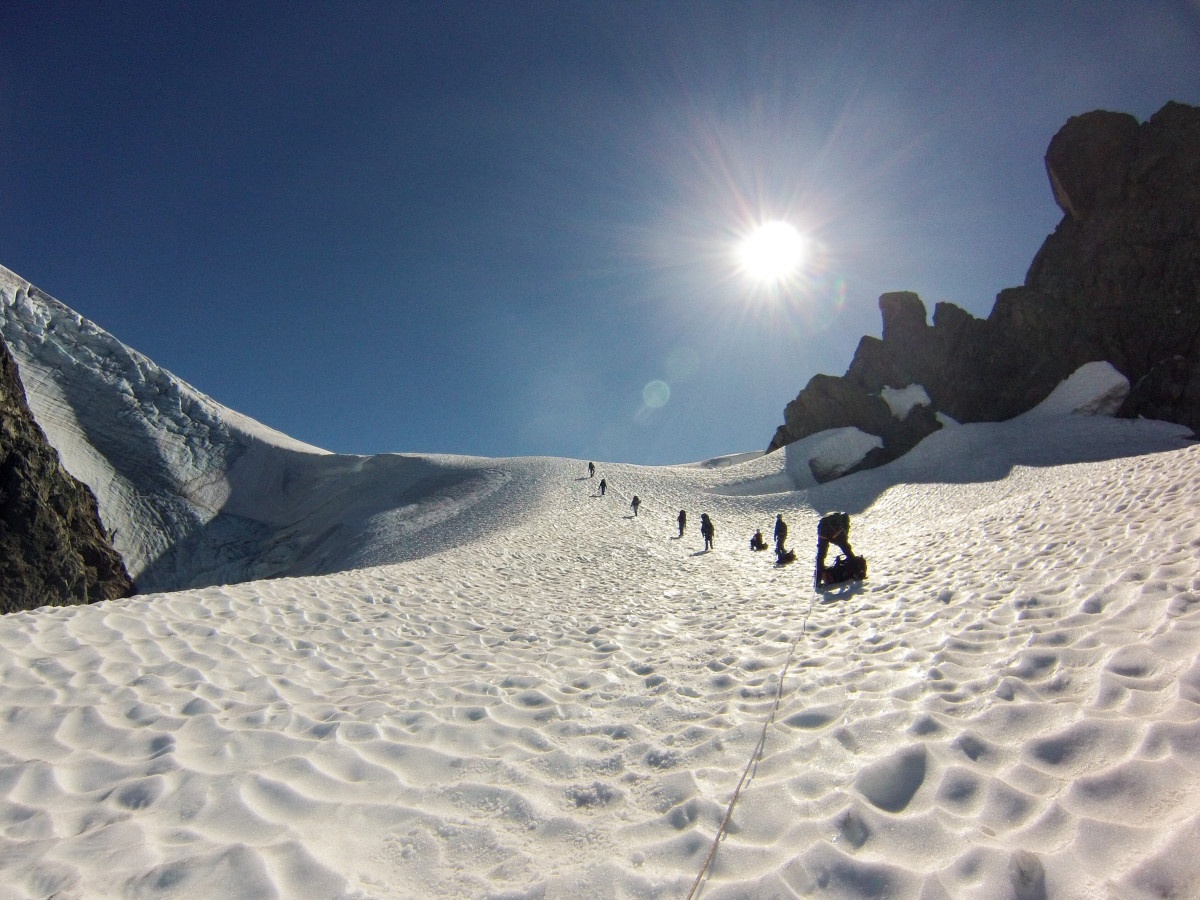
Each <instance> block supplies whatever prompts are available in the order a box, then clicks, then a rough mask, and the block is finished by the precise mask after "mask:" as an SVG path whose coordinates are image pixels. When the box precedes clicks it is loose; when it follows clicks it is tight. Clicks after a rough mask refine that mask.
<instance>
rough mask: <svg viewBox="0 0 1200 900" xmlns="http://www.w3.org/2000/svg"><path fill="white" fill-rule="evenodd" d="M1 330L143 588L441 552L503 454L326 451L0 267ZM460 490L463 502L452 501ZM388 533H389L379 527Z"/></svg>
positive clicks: (51, 430) (459, 538) (458, 532)
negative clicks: (438, 534) (184, 376)
mask: <svg viewBox="0 0 1200 900" xmlns="http://www.w3.org/2000/svg"><path fill="white" fill-rule="evenodd" d="M0 336H3V338H4V339H5V340H6V341H7V342H8V343H9V346H10V347H11V349H12V353H13V356H14V357H15V358H16V360H17V362H18V364H19V365H20V366H21V372H22V375H23V377H24V378H25V384H26V387H27V389H28V390H27V396H28V400H29V407H30V409H31V411H32V413H33V416H34V419H35V420H36V421H37V423H38V424H39V425H40V426H41V427H42V429H43V430H44V431H45V433H46V436H47V438H48V439H49V442H50V444H51V446H53V447H54V448H55V449H56V450H57V451H58V453H59V456H60V457H61V459H62V465H63V467H64V468H65V469H66V470H67V471H68V472H70V473H71V474H72V475H73V476H75V477H76V478H78V479H79V480H80V481H82V482H83V483H85V484H87V485H88V486H89V487H91V489H92V490H93V492H94V493H95V495H96V499H97V501H98V503H99V508H100V517H101V520H102V521H103V522H104V524H105V526H107V528H108V529H109V532H110V533H111V534H112V536H113V543H114V544H115V546H116V548H117V550H118V551H119V552H120V553H121V555H122V556H123V558H124V560H125V564H126V566H127V567H128V570H129V572H130V573H131V575H132V577H133V578H134V580H135V581H136V582H137V586H138V589H139V591H141V592H142V593H148V592H157V591H174V590H181V589H184V588H192V587H204V586H207V585H214V584H229V583H235V582H242V581H252V580H256V579H262V578H275V577H282V576H293V575H317V574H325V573H328V572H335V571H343V570H345V569H351V568H357V567H361V566H368V565H378V564H382V563H389V562H398V561H402V560H406V559H412V558H416V557H419V556H421V555H424V554H426V553H429V552H432V549H431V545H430V543H429V541H428V540H427V539H421V538H420V537H419V532H420V531H421V529H422V528H423V527H426V526H428V525H429V524H430V523H431V522H438V523H440V522H446V523H448V524H449V525H450V526H451V527H450V528H449V529H448V532H449V534H448V536H447V537H446V539H445V540H444V541H443V542H441V543H439V544H438V545H437V546H439V547H444V546H447V545H449V544H453V543H455V542H463V541H468V540H471V539H472V533H471V531H470V530H469V529H467V528H465V527H457V528H455V527H453V525H454V519H455V517H456V516H457V515H458V514H459V513H458V511H459V510H460V509H461V508H462V506H463V505H465V504H466V503H467V502H468V501H469V500H471V499H476V500H487V499H488V498H489V497H490V496H491V494H492V493H493V492H494V491H495V489H496V488H497V487H498V486H499V485H500V482H501V480H502V478H503V476H502V475H499V474H497V471H496V469H495V467H494V466H489V465H488V464H486V463H479V462H471V461H465V460H460V459H457V458H453V457H444V458H439V457H431V456H409V455H401V454H381V455H378V456H354V455H340V454H333V453H329V452H327V451H325V450H322V449H320V448H318V447H313V446H311V445H309V444H305V443H303V442H301V441H298V440H295V439H293V438H290V437H288V436H287V435H284V434H281V433H280V432H278V431H275V430H274V429H272V428H269V427H267V426H265V425H263V424H261V423H259V422H256V421H254V420H253V419H250V418H249V417H247V416H244V415H241V414H240V413H237V412H235V411H234V410H231V409H229V408H227V407H225V406H223V405H221V404H220V403H218V402H216V401H215V400H213V399H212V398H211V397H208V396H206V395H205V394H203V393H201V392H200V391H198V390H196V389H195V388H193V387H192V386H191V385H189V384H187V383H186V382H184V381H182V380H181V379H179V378H177V377H176V376H174V375H172V374H171V373H170V372H168V371H166V370H165V369H163V368H161V367H160V366H158V365H156V364H155V363H154V362H153V361H152V360H150V359H148V358H147V357H145V356H144V355H142V354H141V353H138V352H137V351H136V350H133V349H131V348H130V347H128V346H126V345H125V344H123V343H122V342H121V341H120V340H118V339H117V338H116V337H114V336H113V335H111V334H109V333H108V332H106V331H105V330H104V329H102V328H100V327H99V326H98V325H96V324H95V323H93V322H90V321H89V320H87V319H85V318H84V317H83V316H81V315H79V314H78V313H76V312H75V311H74V310H72V309H70V308H69V307H67V306H65V305H64V304H62V303H60V302H59V301H58V300H56V299H54V298H53V297H51V296H49V295H48V294H46V293H45V292H43V291H41V290H39V289H38V288H37V287H35V286H33V285H31V284H30V283H29V282H27V281H25V280H24V279H22V278H20V277H19V276H17V275H15V274H14V273H12V272H10V271H8V270H7V269H5V268H3V267H0ZM451 500H453V501H455V502H450V501H451ZM380 535H382V537H381V536H380Z"/></svg>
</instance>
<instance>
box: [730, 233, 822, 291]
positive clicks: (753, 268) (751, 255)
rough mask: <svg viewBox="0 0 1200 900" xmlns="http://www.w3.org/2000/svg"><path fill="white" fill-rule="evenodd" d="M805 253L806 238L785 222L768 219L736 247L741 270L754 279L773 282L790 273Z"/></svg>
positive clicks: (794, 269) (801, 261)
mask: <svg viewBox="0 0 1200 900" xmlns="http://www.w3.org/2000/svg"><path fill="white" fill-rule="evenodd" d="M807 255H808V241H807V240H805V238H804V235H802V234H801V233H800V232H799V231H797V230H796V229H795V228H794V227H793V226H791V225H789V224H788V223H787V222H767V223H765V224H763V225H760V226H759V227H758V228H756V229H755V230H754V231H752V232H751V233H750V235H749V236H748V237H746V239H745V240H743V241H742V243H741V245H740V246H739V247H738V257H739V259H740V260H741V264H742V269H743V270H744V271H745V272H746V274H748V275H749V276H750V277H751V278H753V279H754V280H755V281H758V282H760V283H763V284H776V283H778V282H780V281H783V280H784V279H785V278H787V277H788V276H789V275H793V274H794V273H795V272H796V270H797V269H799V268H800V267H801V266H802V265H803V264H804V261H805V258H806V257H807Z"/></svg>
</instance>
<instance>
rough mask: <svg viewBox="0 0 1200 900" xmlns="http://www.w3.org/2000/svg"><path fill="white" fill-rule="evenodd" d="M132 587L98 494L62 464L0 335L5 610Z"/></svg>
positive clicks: (0, 556) (88, 598) (1, 590)
mask: <svg viewBox="0 0 1200 900" xmlns="http://www.w3.org/2000/svg"><path fill="white" fill-rule="evenodd" d="M132 593H133V582H132V581H131V580H130V578H129V573H128V572H126V571H125V565H124V563H122V561H121V557H120V556H119V555H118V554H117V551H116V550H114V549H113V546H112V542H111V541H110V540H109V537H108V534H107V533H106V532H105V530H104V526H103V525H102V524H101V522H100V513H99V511H98V509H97V506H96V498H95V496H93V494H92V492H91V491H90V490H89V489H88V488H87V486H86V485H84V484H82V483H80V482H79V481H76V480H75V479H74V478H72V477H71V476H70V475H69V474H68V473H67V472H66V470H64V469H63V468H62V466H61V465H60V464H59V461H58V453H57V452H56V451H55V450H54V448H53V447H51V446H50V444H49V443H48V442H47V440H46V435H45V434H44V433H43V432H42V429H41V428H40V427H38V425H37V423H36V422H35V421H34V419H33V414H32V413H31V412H30V411H29V407H28V405H27V404H26V401H25V391H24V388H22V386H21V382H20V379H19V377H18V374H17V364H16V362H15V361H14V360H13V357H12V354H11V353H9V350H8V347H7V345H6V344H5V343H4V342H3V341H0V613H9V612H16V611H18V610H25V609H34V608H36V607H39V606H48V605H49V606H67V605H72V604H77V603H92V602H95V601H97V600H112V599H115V598H117V597H128V596H129V595H131V594H132Z"/></svg>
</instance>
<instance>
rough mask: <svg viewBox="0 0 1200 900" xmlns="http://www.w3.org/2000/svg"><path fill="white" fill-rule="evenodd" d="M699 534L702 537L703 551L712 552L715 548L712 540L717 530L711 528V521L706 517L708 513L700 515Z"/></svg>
mask: <svg viewBox="0 0 1200 900" xmlns="http://www.w3.org/2000/svg"><path fill="white" fill-rule="evenodd" d="M700 533H701V534H702V535H704V549H705V550H712V549H713V547H715V546H716V544H715V543H714V542H713V538H714V536H715V535H716V533H717V530H716V529H715V528H713V523H712V519H710V518H709V517H708V513H700Z"/></svg>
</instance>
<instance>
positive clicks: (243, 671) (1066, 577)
mask: <svg viewBox="0 0 1200 900" xmlns="http://www.w3.org/2000/svg"><path fill="white" fill-rule="evenodd" d="M980 429H985V430H980ZM1183 431H1184V430H1183V429H1181V428H1178V427H1173V426H1163V425H1162V424H1161V423H1149V422H1116V421H1112V420H1108V419H1102V418H1092V417H1081V416H1058V417H1055V416H1046V417H1041V418H1038V417H1023V418H1022V419H1021V420H1017V421H1014V422H1010V423H1002V424H998V425H991V426H963V427H962V428H959V429H947V430H946V431H945V432H943V433H942V434H943V437H942V440H943V442H944V443H943V444H942V445H941V446H935V445H931V444H929V443H928V442H926V443H924V444H922V445H921V446H920V447H918V448H917V449H916V450H915V451H914V452H913V453H912V454H910V456H909V457H907V458H906V460H907V465H908V467H909V468H908V469H907V471H906V473H901V474H900V475H897V476H896V477H895V478H894V480H892V481H887V480H885V477H884V476H885V474H886V473H887V472H888V471H889V470H890V471H892V472H893V473H895V472H896V471H897V470H896V468H895V464H893V466H888V467H883V468H880V469H875V470H871V471H870V472H866V473H860V474H858V475H852V476H849V477H847V478H844V479H841V480H839V481H837V482H833V483H830V484H826V485H823V486H821V487H819V488H814V489H812V490H810V491H788V492H780V493H754V492H751V490H750V489H751V487H752V486H753V485H760V486H761V485H763V484H767V483H771V482H772V481H773V480H775V481H776V482H777V481H778V480H779V479H786V477H787V475H786V472H785V470H784V465H785V461H784V459H783V457H782V455H781V454H772V455H770V456H767V457H761V458H758V459H752V460H749V461H743V462H740V463H736V464H733V465H727V466H720V467H711V466H678V467H670V468H646V467H637V466H610V465H601V467H600V471H599V472H598V473H597V476H596V478H595V479H588V478H587V477H586V476H585V473H584V467H583V465H582V464H581V463H578V462H576V461H571V460H558V459H514V460H497V461H493V462H492V464H493V465H494V466H495V468H496V471H497V472H498V473H499V475H498V479H499V481H500V482H501V483H502V487H501V488H500V489H498V490H497V491H496V492H495V493H494V494H493V495H492V496H493V497H496V498H503V502H499V503H497V505H496V506H494V507H491V508H489V506H488V504H487V503H479V502H475V501H474V500H473V498H471V497H460V498H457V499H454V498H450V497H448V496H444V495H443V496H442V503H443V504H444V505H445V507H446V509H444V510H443V512H446V513H450V512H453V513H454V514H453V515H451V516H450V517H449V519H448V521H456V522H457V523H458V524H459V526H460V528H461V530H463V531H465V532H468V533H470V534H472V535H475V537H474V539H473V540H472V541H471V542H470V543H469V544H465V545H462V546H459V547H457V548H449V549H443V550H436V549H435V550H433V551H432V552H430V553H429V554H428V555H425V556H423V557H421V558H414V559H411V560H410V561H407V562H404V563H401V564H395V565H386V566H379V567H374V568H366V569H360V570H357V571H348V572H343V573H339V574H335V575H323V576H318V577H306V578H284V579H276V580H272V581H260V582H254V583H247V584H240V585H231V586H225V587H209V588H205V589H199V590H192V591H185V592H178V593H172V594H162V595H155V596H147V597H143V598H133V599H131V600H128V601H118V602H109V603H104V604H99V605H95V606H91V607H82V608H75V609H69V610H45V611H40V612H38V613H36V614H19V615H16V616H9V617H5V618H4V619H2V620H0V647H3V648H4V651H5V652H4V654H3V655H2V656H0V659H2V660H3V661H2V662H0V710H2V711H3V715H4V718H5V722H6V727H5V729H3V731H2V732H0V784H3V785H4V786H5V790H4V791H3V792H2V793H0V822H3V823H5V825H4V828H5V832H4V836H5V841H6V842H7V846H8V847H9V851H8V852H7V853H6V854H4V855H3V856H2V857H0V866H3V872H4V878H3V881H4V882H5V883H6V884H8V885H10V886H11V890H12V891H14V892H15V893H14V894H13V895H14V896H30V895H36V896H48V895H51V894H54V893H55V892H58V893H61V894H64V895H67V896H71V895H79V896H89V897H91V896H95V897H110V896H111V897H116V896H157V897H184V896H187V897H197V896H200V897H218V896H232V895H241V896H264V897H266V896H287V897H297V898H328V897H343V898H409V897H428V896H438V897H501V896H503V897H529V898H532V897H543V896H545V897H559V896H566V895H571V896H575V897H648V898H649V897H681V896H685V895H686V894H687V892H688V890H689V888H690V886H691V885H692V884H693V882H694V881H695V880H696V879H697V877H698V876H699V875H700V874H701V872H702V869H703V866H704V862H705V859H706V857H707V856H708V854H709V852H710V850H712V848H713V843H714V839H715V837H716V835H717V833H718V829H719V827H720V824H721V821H722V819H723V818H724V816H725V813H726V809H727V807H728V804H729V803H730V801H731V799H732V798H733V797H734V792H735V789H737V788H738V785H739V782H740V781H741V780H742V776H743V773H748V777H747V780H746V781H744V782H743V783H742V786H741V790H740V794H739V796H738V799H737V803H736V805H734V807H733V811H732V815H731V819H730V826H729V829H728V834H727V836H726V837H725V839H724V840H723V841H722V842H721V843H720V844H719V846H718V847H717V849H716V853H715V855H714V856H713V860H712V866H711V868H710V869H709V872H708V875H707V877H706V878H705V879H704V881H703V886H702V890H701V896H703V897H706V898H734V897H740V898H744V897H776V896H778V897H796V896H799V897H805V896H812V897H855V898H867V897H889V898H911V900H928V898H931V897H953V898H966V900H984V898H987V900H990V898H994V897H1000V896H1018V897H1036V896H1046V897H1056V898H1071V900H1074V898H1086V897H1111V896H1120V897H1131V898H1132V897H1144V896H1145V897H1148V896H1163V895H1167V896H1171V895H1175V896H1181V897H1186V896H1192V895H1194V894H1193V893H1191V891H1192V888H1193V887H1194V885H1195V884H1196V883H1197V879H1200V868H1198V867H1197V864H1196V861H1195V858H1194V854H1191V853H1190V852H1188V851H1187V848H1188V847H1190V846H1192V845H1194V843H1195V841H1196V840H1197V839H1198V838H1200V603H1197V596H1200V579H1198V577H1197V565H1196V561H1195V547H1196V546H1197V545H1200V525H1197V523H1196V521H1195V516H1194V510H1195V508H1196V505H1197V504H1198V503H1200V448H1196V447H1194V446H1189V445H1186V444H1183V442H1182V441H1180V435H1181V433H1182V432H1183ZM953 441H957V444H956V445H954V446H951V445H950V442H953ZM1139 444H1140V445H1141V446H1142V448H1143V450H1144V451H1145V452H1143V453H1141V454H1139V455H1133V456H1123V455H1121V454H1124V453H1127V452H1129V451H1130V449H1132V448H1134V447H1136V446H1138V445H1139ZM1071 446H1075V447H1076V451H1075V452H1076V453H1079V454H1081V455H1088V456H1091V457H1097V458H1098V457H1103V456H1105V455H1108V456H1110V457H1111V458H1109V459H1099V460H1098V461H1094V462H1081V463H1071V462H1066V461H1065V460H1064V459H1063V458H1062V457H1064V456H1065V455H1066V454H1067V453H1068V452H1069V448H1070V447H1071ZM1104 447H1107V448H1108V449H1107V451H1105V450H1104V449H1103V448H1104ZM1168 447H1171V448H1172V449H1167V448H1168ZM981 448H988V451H987V452H986V453H984V452H980V453H978V454H977V455H976V454H974V453H970V452H964V451H966V450H971V449H975V450H980V449H981ZM1009 453H1013V454H1014V455H1015V457H1016V458H1020V457H1021V456H1022V455H1024V456H1025V458H1027V459H1030V460H1032V462H1031V463H1027V464H1021V463H1018V462H1016V461H1015V459H1014V458H1013V457H1012V456H1009V455H1008V454H1009ZM1052 457H1058V458H1059V461H1058V463H1057V464H1052V463H1051V462H1050V459H1051V458H1052ZM980 473H982V475H981V474H980ZM907 474H915V475H916V476H917V477H915V478H912V479H909V478H907V477H906V475H907ZM601 476H604V477H606V478H607V480H608V482H609V483H610V485H611V488H610V490H609V492H608V493H607V495H606V496H604V497H600V496H599V495H598V492H597V491H596V484H597V482H598V480H599V478H600V477H601ZM634 493H637V494H638V495H639V497H640V498H641V499H642V500H643V505H642V506H641V508H640V511H639V514H638V515H637V516H636V517H634V516H633V514H632V510H631V508H630V506H629V501H630V499H631V497H632V495H633V494H634ZM430 502H432V500H431V501H430ZM509 504H512V508H510V507H509ZM835 506H836V507H847V508H853V509H854V510H855V511H856V515H855V520H854V528H853V533H852V537H853V539H854V544H855V546H856V548H857V549H858V550H859V551H860V552H863V553H865V554H866V555H867V556H868V557H869V558H870V560H871V563H872V576H871V578H870V580H869V581H867V582H866V583H864V584H863V585H861V586H848V587H846V588H845V589H843V590H841V591H837V592H829V593H826V594H814V593H813V592H812V591H811V580H810V579H811V571H810V570H809V568H808V566H807V563H806V562H805V560H806V559H807V557H808V556H809V554H810V553H811V550H812V544H811V535H812V526H813V524H814V523H815V520H816V517H817V514H818V512H819V511H820V510H822V509H824V508H828V507H835ZM680 508H683V509H686V510H687V511H688V513H689V518H690V521H691V524H690V525H689V528H688V530H687V532H686V533H685V535H684V537H683V538H682V539H679V538H678V537H677V536H676V534H677V532H676V526H675V516H676V514H677V512H678V510H679V509H680ZM701 511H707V512H709V513H710V514H711V515H712V516H713V518H714V521H715V522H716V526H717V544H716V550H715V551H713V552H711V553H703V552H701V541H700V539H699V536H698V534H697V533H696V527H697V522H698V519H699V513H700V512H701ZM775 512H783V513H784V514H785V516H786V517H787V519H788V520H789V521H790V523H791V524H792V534H793V541H792V543H793V546H795V547H796V549H797V550H798V552H799V554H800V556H801V560H802V562H800V563H799V564H797V565H794V566H790V567H785V568H782V569H780V568H776V567H775V566H773V565H772V564H771V560H770V559H769V555H768V554H755V553H751V552H750V551H749V550H748V549H746V547H745V542H746V540H747V539H748V537H749V535H750V533H751V532H752V530H753V529H754V528H755V527H764V528H765V527H767V526H768V525H769V523H770V520H771V518H773V515H774V513H775ZM412 524H413V523H411V522H407V521H402V520H396V521H393V522H391V523H390V525H391V526H392V527H394V529H395V532H396V534H397V539H398V540H401V539H403V532H404V530H405V528H407V527H409V526H410V525H412ZM377 525H378V527H379V528H380V529H381V534H380V535H378V536H377V539H378V540H380V541H382V540H383V539H384V537H383V534H382V532H383V531H384V530H386V527H385V526H386V525H387V523H385V521H384V520H382V519H380V520H377ZM441 531H442V529H441V528H439V527H433V528H429V529H426V530H424V531H422V532H421V534H422V535H423V536H424V537H425V538H427V539H429V538H432V536H433V535H435V534H440V533H441ZM777 698H778V700H777ZM760 744H761V749H759V748H760ZM756 758H757V760H758V761H757V764H756V765H754V766H753V767H750V764H751V762H752V761H754V760H755V759H756ZM748 767H750V768H748ZM131 848H135V849H131Z"/></svg>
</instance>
